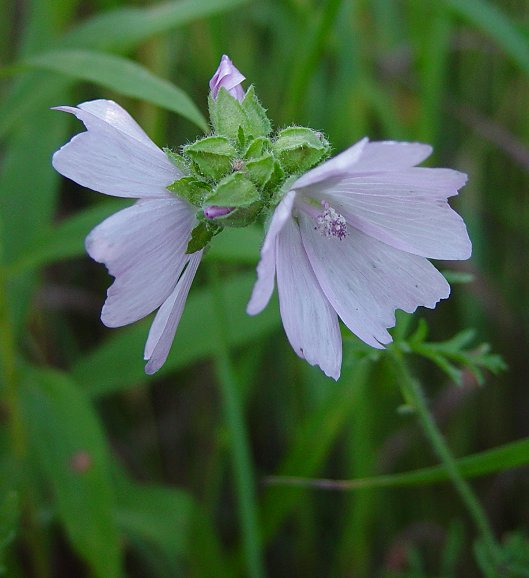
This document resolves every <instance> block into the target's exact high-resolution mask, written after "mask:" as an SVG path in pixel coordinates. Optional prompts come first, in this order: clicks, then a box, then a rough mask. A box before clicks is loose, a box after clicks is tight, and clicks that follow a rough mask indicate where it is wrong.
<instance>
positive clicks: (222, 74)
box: [209, 54, 246, 102]
mask: <svg viewBox="0 0 529 578" xmlns="http://www.w3.org/2000/svg"><path fill="white" fill-rule="evenodd" d="M245 78H246V77H245V76H243V75H242V74H241V73H240V72H239V71H238V70H237V69H236V68H235V66H234V65H233V62H232V61H231V60H230V59H229V57H228V56H226V55H225V54H224V55H223V56H222V58H221V59H220V64H219V67H218V68H217V71H216V72H215V74H214V75H213V78H212V79H211V80H210V81H209V88H210V89H211V96H212V97H213V98H214V99H215V98H217V95H218V93H219V90H220V89H221V88H225V89H226V90H227V91H228V92H229V93H230V94H231V95H232V96H233V98H236V99H237V100H238V101H239V102H240V101H241V100H242V99H243V98H244V90H243V89H242V86H241V82H242V81H243V80H244V79H245Z"/></svg>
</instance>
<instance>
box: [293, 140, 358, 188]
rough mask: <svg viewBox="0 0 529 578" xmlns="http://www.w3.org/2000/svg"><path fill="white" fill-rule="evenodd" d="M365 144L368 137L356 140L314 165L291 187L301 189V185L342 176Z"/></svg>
mask: <svg viewBox="0 0 529 578" xmlns="http://www.w3.org/2000/svg"><path fill="white" fill-rule="evenodd" d="M367 144H368V139H367V138H363V139H362V140H361V141H358V142H357V143H356V144H354V145H353V146H351V147H349V148H348V149H345V150H344V151H343V152H341V153H340V154H338V155H336V156H335V157H333V158H332V159H329V160H328V161H325V162H324V163H323V164H321V165H319V166H317V167H314V168H313V169H311V170H310V171H307V172H306V173H305V174H304V175H302V176H301V177H300V178H299V179H297V180H296V181H295V182H294V184H293V185H292V186H291V188H292V189H301V188H303V187H308V186H311V185H315V184H316V183H320V182H322V181H325V180H329V179H336V178H340V177H343V176H344V175H346V174H347V173H348V172H349V171H351V170H352V169H354V167H355V166H356V163H357V162H358V159H359V158H360V157H361V155H362V151H363V150H364V148H365V147H366V145H367Z"/></svg>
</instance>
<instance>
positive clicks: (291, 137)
mask: <svg viewBox="0 0 529 578" xmlns="http://www.w3.org/2000/svg"><path fill="white" fill-rule="evenodd" d="M272 148H273V150H274V152H275V153H276V154H277V156H278V157H279V160H280V161H281V165H282V167H283V169H284V170H285V171H286V172H287V173H297V174H299V173H302V172H304V171H306V170H308V169H310V168H311V167H313V166H314V165H316V164H317V163H318V162H320V161H322V160H323V159H325V158H326V157H327V156H328V154H329V151H330V146H329V143H328V142H327V140H326V139H325V138H324V137H323V136H322V135H321V133H317V132H316V131H314V130H312V129H310V128H305V127H302V126H290V127H288V128H285V129H283V130H282V131H280V132H279V133H278V135H277V138H276V140H275V141H274V142H273V143H272Z"/></svg>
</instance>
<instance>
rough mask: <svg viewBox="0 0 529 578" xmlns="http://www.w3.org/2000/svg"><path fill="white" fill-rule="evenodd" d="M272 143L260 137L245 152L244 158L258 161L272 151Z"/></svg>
mask: <svg viewBox="0 0 529 578" xmlns="http://www.w3.org/2000/svg"><path fill="white" fill-rule="evenodd" d="M270 147H271V143H270V141H269V140H268V139H267V138H265V137H264V136H258V137H257V138H255V139H253V140H252V141H251V142H250V144H249V145H248V147H247V149H246V150H245V151H244V155H243V157H244V158H245V159H256V158H259V157H261V156H263V155H264V153H266V152H268V151H269V150H270Z"/></svg>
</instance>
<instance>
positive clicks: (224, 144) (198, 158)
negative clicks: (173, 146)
mask: <svg viewBox="0 0 529 578" xmlns="http://www.w3.org/2000/svg"><path fill="white" fill-rule="evenodd" d="M183 150H184V155H186V156H187V157H189V158H190V159H191V161H192V162H193V165H194V166H195V167H196V168H197V170H198V172H199V173H200V174H202V175H204V176H205V177H209V178H211V179H214V180H217V179H220V178H222V177H223V176H224V175H225V174H226V173H228V172H229V171H230V170H231V162H232V160H233V159H234V158H235V157H236V156H237V151H236V149H235V147H234V146H233V145H232V144H231V143H230V141H229V140H228V139H227V138H226V137H224V136H207V137H206V138H203V139H200V140H197V141H195V142H194V143H193V144H190V145H187V146H185V147H184V149H183Z"/></svg>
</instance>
